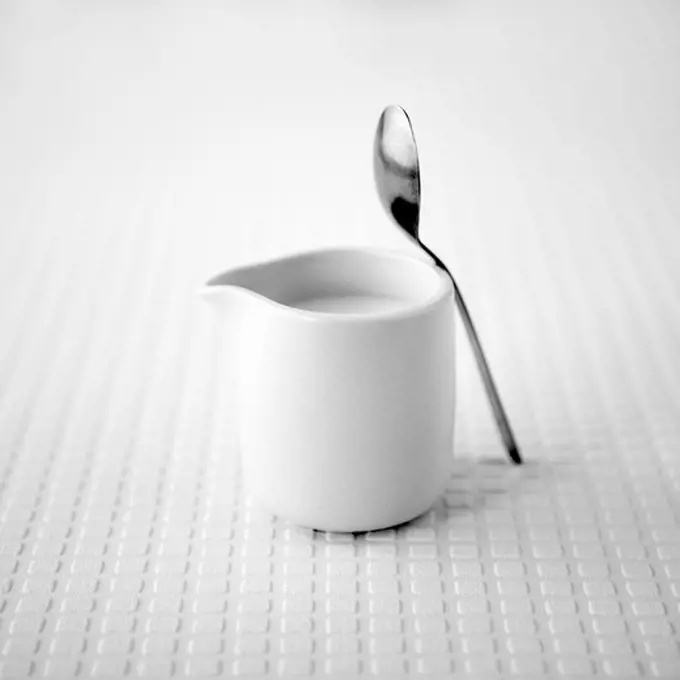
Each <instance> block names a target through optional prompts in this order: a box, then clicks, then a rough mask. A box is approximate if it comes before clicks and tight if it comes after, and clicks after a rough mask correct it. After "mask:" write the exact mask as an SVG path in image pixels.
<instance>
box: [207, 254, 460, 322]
mask: <svg viewBox="0 0 680 680" xmlns="http://www.w3.org/2000/svg"><path fill="white" fill-rule="evenodd" d="M355 256H359V257H361V256H370V257H375V258H381V259H383V260H391V261H394V262H399V261H401V262H402V263H408V264H410V265H415V266H417V267H419V268H421V271H423V272H425V271H426V272H427V273H428V274H429V275H431V276H434V277H436V281H435V282H434V286H433V290H432V292H431V293H429V294H428V295H424V296H423V299H422V300H419V301H412V302H410V303H409V304H407V305H404V306H399V307H396V308H392V309H389V308H388V309H383V310H375V311H372V312H370V313H366V312H351V311H342V312H335V311H329V310H316V309H314V310H310V309H303V308H300V307H296V306H294V305H292V304H287V303H285V302H280V301H277V300H275V299H272V298H270V297H268V296H265V295H258V294H257V293H253V294H254V295H258V297H262V298H264V300H265V301H266V302H267V303H269V304H270V305H272V306H273V307H275V308H278V309H280V310H281V311H285V312H286V313H287V314H288V315H294V316H295V317H297V318H300V319H307V320H309V321H313V322H324V323H334V322H335V323H337V322H353V323H356V322H363V323H371V322H377V321H391V320H404V319H409V318H413V317H417V316H419V315H423V314H426V313H427V312H429V311H430V310H431V309H432V308H434V307H436V306H437V305H438V304H440V303H441V301H442V300H443V299H444V298H447V297H449V296H451V295H452V294H453V293H454V290H453V284H452V282H451V279H450V278H449V276H448V275H447V274H446V273H445V272H444V271H443V270H442V269H440V268H439V267H437V266H436V264H435V263H434V262H432V261H431V260H429V259H428V258H426V257H425V256H424V255H422V256H421V255H420V254H411V253H407V252H405V251H403V250H399V249H391V248H379V247H373V246H335V247H323V248H313V249H306V250H302V251H297V252H294V253H289V254H285V255H282V256H280V257H275V258H270V259H268V260H262V261H260V262H255V263H252V264H250V265H243V266H237V267H235V268H233V269H232V270H231V272H233V273H237V272H239V271H242V270H249V271H251V272H255V271H257V270H258V269H260V268H265V267H267V266H269V265H272V264H274V263H275V264H278V265H285V264H291V263H293V262H294V261H295V260H311V259H314V258H324V257H326V258H333V257H348V258H350V257H355ZM222 276H224V273H222V274H218V275H216V276H213V277H211V278H210V279H209V280H208V281H207V282H206V286H214V285H217V284H218V282H219V280H220V278H221V277H222Z"/></svg>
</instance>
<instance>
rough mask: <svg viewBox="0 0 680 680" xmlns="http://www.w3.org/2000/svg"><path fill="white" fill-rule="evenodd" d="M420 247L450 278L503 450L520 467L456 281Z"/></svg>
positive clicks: (426, 248) (433, 256)
mask: <svg viewBox="0 0 680 680" xmlns="http://www.w3.org/2000/svg"><path fill="white" fill-rule="evenodd" d="M420 245H421V246H422V248H423V250H425V252H427V253H428V255H429V256H430V257H431V258H432V259H433V260H434V262H435V264H436V265H437V266H438V267H440V268H441V269H443V270H444V271H445V272H446V273H447V274H448V275H449V277H450V278H451V282H452V283H453V291H454V293H455V295H456V305H457V307H458V312H459V313H460V316H461V318H462V319H463V325H464V326H465V330H466V332H467V336H468V340H469V341H470V344H471V345H472V353H473V354H474V357H475V361H476V362H477V368H478V369H479V372H480V374H481V376H482V382H483V383H484V388H485V390H486V395H487V397H488V399H489V402H490V403H491V410H492V412H493V415H494V418H495V419H496V424H497V425H498V429H499V431H500V434H501V437H502V439H503V443H504V444H505V448H506V449H507V451H508V455H509V456H510V459H511V460H512V462H513V463H516V464H517V465H520V464H521V463H522V458H521V456H520V453H519V448H518V447H517V443H516V441H515V436H514V435H513V433H512V428H511V427H510V421H509V420H508V416H507V415H506V413H505V409H504V408H503V403H502V402H501V397H500V395H499V394H498V388H497V387H496V383H495V382H494V379H493V376H492V375H491V369H490V368H489V364H488V362H487V360H486V357H485V356H484V350H483V349H482V344H481V342H480V341H479V336H478V335H477V331H476V330H475V325H474V324H473V323H472V317H471V316H470V312H469V311H468V308H467V305H466V304H465V300H463V296H462V295H461V292H460V289H459V288H458V284H457V283H456V280H455V279H454V278H453V274H452V273H451V272H450V271H449V270H448V268H447V266H446V265H445V264H444V263H443V262H442V261H441V260H440V259H439V258H438V257H437V256H436V255H435V254H434V253H433V252H432V251H431V250H430V249H429V248H428V247H427V246H426V245H425V244H424V243H423V242H422V241H421V242H420Z"/></svg>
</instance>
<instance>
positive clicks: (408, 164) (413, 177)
mask: <svg viewBox="0 0 680 680" xmlns="http://www.w3.org/2000/svg"><path fill="white" fill-rule="evenodd" d="M373 174H374V177H375V183H376V187H377V190H378V196H379V198H380V202H381V203H382V205H383V207H384V208H385V210H386V211H387V213H388V214H389V215H390V216H391V217H392V219H393V220H394V221H395V222H396V224H397V225H398V226H399V227H400V228H401V229H402V230H403V231H404V232H405V233H406V234H407V235H408V236H409V237H410V238H411V239H412V240H413V241H415V242H416V244H417V245H418V246H420V247H421V248H422V249H423V250H424V251H425V252H426V253H427V254H428V255H429V256H430V257H431V258H432V259H433V260H434V263H435V264H436V265H437V266H438V267H440V268H441V269H442V270H443V271H445V272H446V273H447V274H448V276H449V277H450V278H451V281H452V283H453V290H454V294H455V299H456V306H457V307H458V312H459V314H460V316H461V319H462V320H463V325H464V326H465V330H466V332H467V336H468V339H469V341H470V344H471V346H472V353H473V355H474V357H475V361H476V362H477V368H478V369H479V372H480V374H481V377H482V382H483V383H484V388H485V390H486V394H487V397H488V399H489V402H490V404H491V410H492V412H493V415H494V418H495V419H496V424H497V425H498V430H499V432H500V435H501V437H502V439H503V443H504V444H505V448H506V449H507V451H508V455H509V456H510V459H511V460H512V461H513V462H514V463H517V464H520V463H521V462H522V458H521V456H520V453H519V449H518V447H517V443H516V442H515V437H514V435H513V433H512V429H511V427H510V422H509V421H508V417H507V415H506V413H505V409H504V408H503V404H502V402H501V398H500V395H499V394H498V389H497V388H496V384H495V382H494V380H493V377H492V375H491V370H490V368H489V364H488V362H487V360H486V357H485V356H484V351H483V350H482V345H481V343H480V341H479V336H478V335H477V331H476V330H475V326H474V324H473V323H472V318H471V317H470V313H469V311H468V308H467V305H466V304H465V301H464V300H463V296H462V295H461V292H460V289H459V288H458V284H457V283H456V280H455V279H454V278H453V275H452V274H451V272H450V271H449V270H448V268H447V267H446V265H445V264H444V263H443V262H442V261H441V260H440V259H439V258H438V257H437V256H436V255H435V254H434V253H433V252H432V251H431V250H430V249H429V248H428V247H427V246H426V245H425V244H424V243H423V242H422V241H421V240H420V237H419V235H418V230H419V223H420V203H421V197H420V194H421V190H420V166H419V163H418V148H417V146H416V140H415V135H414V133H413V127H412V125H411V121H410V119H409V117H408V114H407V113H406V111H404V109H402V108H401V107H399V106H388V107H387V108H386V109H385V110H384V111H383V112H382V115H381V116H380V120H379V121H378V127H377V130H376V133H375V143H374V147H373Z"/></svg>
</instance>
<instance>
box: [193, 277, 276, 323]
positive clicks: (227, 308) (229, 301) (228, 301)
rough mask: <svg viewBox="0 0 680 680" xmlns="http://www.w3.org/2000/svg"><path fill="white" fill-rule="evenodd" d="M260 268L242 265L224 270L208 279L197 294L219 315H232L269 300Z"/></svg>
mask: <svg viewBox="0 0 680 680" xmlns="http://www.w3.org/2000/svg"><path fill="white" fill-rule="evenodd" d="M260 269H261V268H260V267H258V266H255V267H242V268H239V269H234V270H231V271H226V272H223V273H221V274H218V275H217V276H214V277H213V278H211V279H210V280H208V281H207V282H206V283H205V285H204V286H203V287H202V288H201V289H200V290H199V291H198V292H199V296H200V297H201V298H202V299H203V300H204V301H205V302H206V303H207V304H208V305H209V306H210V307H211V308H212V309H213V310H214V311H215V312H217V313H219V314H220V315H224V314H228V315H232V314H235V313H238V312H241V311H244V310H247V309H248V308H254V307H256V306H257V305H258V303H259V304H261V303H267V302H271V300H270V299H269V298H268V296H267V295H266V293H265V292H264V291H263V290H262V286H261V279H262V272H261V271H259V270H260Z"/></svg>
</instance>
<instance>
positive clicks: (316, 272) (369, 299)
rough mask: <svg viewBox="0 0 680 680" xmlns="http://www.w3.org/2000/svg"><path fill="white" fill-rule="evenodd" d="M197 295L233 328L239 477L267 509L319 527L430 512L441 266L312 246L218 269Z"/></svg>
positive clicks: (439, 443) (441, 373)
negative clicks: (276, 257)
mask: <svg viewBox="0 0 680 680" xmlns="http://www.w3.org/2000/svg"><path fill="white" fill-rule="evenodd" d="M202 295H203V296H204V298H205V299H206V300H207V301H208V302H209V303H210V304H211V305H213V306H214V309H215V311H216V312H217V313H218V314H220V315H223V316H224V319H223V320H224V321H225V323H223V324H222V328H223V332H225V333H237V334H238V344H237V351H236V356H234V357H233V359H234V361H233V362H232V364H233V375H234V379H235V380H237V395H238V397H237V400H238V407H237V408H238V427H239V433H238V434H239V441H240V448H241V455H242V466H243V467H242V469H243V475H244V482H245V485H246V490H247V491H248V492H250V493H251V494H252V495H253V496H254V497H255V498H256V499H257V500H258V501H259V502H260V503H261V504H262V505H263V506H264V507H265V508H267V509H269V510H270V511H271V512H272V513H274V514H275V515H279V516H281V517H284V518H287V519H289V520H292V521H293V522H295V523H297V524H300V525H303V526H307V527H312V528H314V529H319V530H325V531H368V530H377V529H381V528H385V527H389V526H393V525H396V524H399V523H402V522H405V521H408V520H410V519H412V518H414V517H416V516H418V515H419V514H421V513H423V512H425V511H426V510H428V509H429V508H430V506H431V505H432V504H433V503H434V501H435V500H436V499H437V498H438V497H439V496H440V494H441V493H442V492H443V491H444V489H445V488H446V485H447V482H448V479H449V475H450V468H451V462H452V456H453V427H454V408H455V351H454V347H455V337H454V300H453V288H452V285H451V281H450V279H449V278H448V277H447V276H446V274H445V273H444V272H442V271H441V270H439V269H438V268H436V267H435V266H434V265H432V264H430V263H429V262H427V261H425V260H424V259H417V258H415V257H411V256H407V255H404V254H401V253H396V252H391V251H383V250H374V249H336V250H321V251H314V252H307V253H301V254H298V255H293V256H288V257H284V258H282V259H279V260H276V261H271V262H267V263H261V264H256V265H253V266H248V267H242V268H239V269H235V270H232V271H228V272H225V273H222V274H219V275H218V276H215V277H214V278H212V279H210V281H208V283H207V284H206V286H205V287H204V289H203V290H202Z"/></svg>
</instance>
